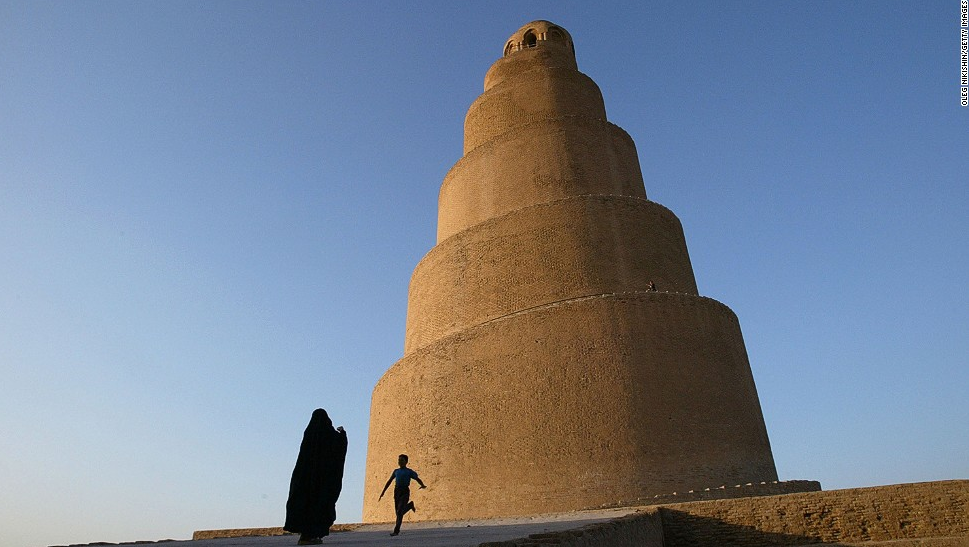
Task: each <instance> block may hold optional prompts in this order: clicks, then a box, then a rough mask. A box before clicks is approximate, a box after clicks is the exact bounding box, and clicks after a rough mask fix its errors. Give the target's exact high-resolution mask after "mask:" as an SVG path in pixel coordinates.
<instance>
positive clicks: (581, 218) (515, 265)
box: [404, 195, 697, 355]
mask: <svg viewBox="0 0 969 547" xmlns="http://www.w3.org/2000/svg"><path fill="white" fill-rule="evenodd" d="M650 282H653V283H655V284H656V287H658V288H659V289H660V290H663V291H670V292H683V293H689V294H694V295H695V294H697V288H696V280H695V278H694V277H693V268H692V266H691V265H690V257H689V255H688V253H687V249H686V240H685V239H684V237H683V229H682V228H681V227H680V222H679V220H678V219H677V218H676V216H675V215H674V214H673V213H672V212H670V211H669V210H668V209H666V208H665V207H663V206H662V205H659V204H656V203H653V202H651V201H647V200H645V199H640V198H633V197H626V196H596V195H586V196H578V197H571V198H566V199H561V200H558V201H553V202H548V203H542V204H540V205H534V206H531V207H526V208H523V209H518V210H516V211H513V212H511V213H508V214H505V215H502V216H500V217H496V218H492V219H490V220H488V221H485V222H482V223H480V224H477V225H476V226H474V227H473V228H471V229H468V230H464V231H463V232H460V233H458V234H456V235H454V236H452V237H450V238H448V239H446V240H444V241H443V242H441V243H440V244H438V245H437V246H436V247H434V248H433V249H432V250H431V251H430V252H428V253H427V255H425V256H424V258H423V259H422V260H421V262H420V263H419V264H418V265H417V268H415V269H414V274H413V275H412V276H411V283H410V291H409V296H408V302H407V334H406V339H405V340H406V341H405V345H404V353H405V355H406V354H407V353H408V352H410V351H412V350H414V349H415V348H419V347H421V346H424V345H426V344H428V343H431V342H433V341H434V340H436V339H438V338H440V337H442V336H445V335H447V334H449V333H451V332H455V331H457V330H461V329H465V328H467V327H470V326H473V325H476V324H478V323H482V322H484V321H489V320H493V319H495V318H498V317H502V316H504V315H508V314H510V313H515V312H519V311H521V310H526V309H529V308H534V307H536V306H542V305H545V304H549V303H552V302H557V301H560V300H568V299H572V298H578V297H582V296H588V295H591V294H602V293H606V292H629V291H637V290H643V291H644V290H647V288H648V286H649V283H650Z"/></svg>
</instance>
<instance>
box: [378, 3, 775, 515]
mask: <svg viewBox="0 0 969 547" xmlns="http://www.w3.org/2000/svg"><path fill="white" fill-rule="evenodd" d="M651 281H652V282H654V283H655V284H656V288H657V289H658V290H657V291H650V290H649V283H650V282H651ZM399 453H408V454H409V455H410V456H411V462H412V463H413V465H414V467H415V468H416V469H418V470H419V471H420V473H421V477H422V478H423V479H424V480H425V482H427V483H428V484H429V485H430V488H429V489H428V490H424V491H422V494H421V495H420V497H419V498H418V506H419V507H420V512H419V513H416V514H415V515H413V518H417V519H460V518H475V517H494V516H507V515H527V514H535V513H545V512H557V511H569V510H574V509H583V508H589V507H593V506H598V505H601V504H611V503H617V502H623V501H627V502H628V501H632V500H636V499H637V498H642V497H650V496H653V495H656V494H666V493H671V492H674V491H680V492H683V491H685V490H689V489H703V488H707V487H711V488H715V487H718V486H721V485H724V484H727V485H734V484H738V483H748V482H760V481H775V480H777V472H776V471H775V468H774V460H773V456H772V455H771V449H770V443H769V441H768V438H767V430H766V428H765V426H764V419H763V415H762V414H761V409H760V402H759V401H758V398H757V391H756V388H755V387H754V380H753V377H752V375H751V371H750V365H749V363H748V361H747V352H746V349H745V348H744V342H743V337H742V335H741V332H740V325H739V323H738V321H737V317H736V316H735V315H734V314H733V312H731V311H730V309H729V308H727V307H726V306H724V305H723V304H721V303H719V302H717V301H715V300H711V299H709V298H705V297H702V296H699V294H698V292H697V286H696V280H695V279H694V276H693V268H692V265H691V264H690V258H689V255H688V254H687V249H686V241H685V239H684V237H683V231H682V228H681V226H680V223H679V220H678V219H677V218H676V216H675V215H674V214H673V213H672V212H670V211H669V210H667V209H666V208H664V207H663V206H661V205H659V204H657V203H653V202H651V201H649V200H648V199H647V198H646V192H645V189H644V185H643V178H642V173H641V171H640V168H639V159H638V156H637V153H636V148H635V145H634V144H633V141H632V139H631V138H630V137H629V135H627V134H626V132H625V131H623V130H622V129H621V128H619V127H617V126H615V125H613V124H611V123H609V122H608V121H606V112H605V107H604V104H603V99H602V95H601V93H600V91H599V88H598V87H597V86H596V84H595V82H593V81H592V80H591V79H590V78H589V77H588V76H586V75H584V74H582V73H581V72H579V71H578V68H577V65H576V61H575V54H574V49H573V45H572V39H571V37H570V35H569V33H568V32H566V31H565V30H564V29H562V28H561V27H558V26H556V25H554V24H552V23H549V22H548V21H535V22H532V23H529V24H528V25H525V26H524V27H522V28H521V29H520V30H519V31H518V32H516V33H515V34H514V35H512V37H511V38H510V39H509V40H508V41H507V43H506V45H505V48H504V55H503V57H502V58H501V59H499V60H498V61H496V62H495V63H494V65H492V67H491V68H490V69H489V70H488V72H487V74H486V75H485V82H484V93H482V95H481V96H480V97H478V99H477V100H475V101H474V103H473V104H472V105H471V107H470V108H469V109H468V114H467V117H466V119H465V125H464V156H463V157H462V158H461V159H460V160H458V162H457V163H456V164H455V165H454V167H452V168H451V170H450V172H448V174H447V176H445V178H444V182H443V184H442V186H441V192H440V200H439V209H438V231H437V245H436V246H435V247H434V248H433V249H431V250H430V252H428V253H427V255H426V256H425V257H424V258H423V259H422V260H421V261H420V263H419V264H418V265H417V267H416V269H415V270H414V274H413V276H412V278H411V283H410V293H409V301H408V309H407V327H406V338H405V344H404V355H403V357H402V358H401V359H400V360H399V361H398V362H397V363H396V364H394V366H392V367H391V368H390V370H388V371H387V372H386V373H385V374H384V376H383V377H382V378H381V379H380V381H379V382H378V383H377V386H376V387H375V388H374V392H373V400H372V406H371V417H370V441H369V448H368V454H367V475H366V492H365V497H364V514H363V517H364V520H365V521H370V522H372V521H385V520H393V507H392V506H393V503H392V502H389V501H387V500H384V501H383V502H382V503H380V504H378V503H377V494H379V492H380V489H381V487H382V486H383V483H384V482H385V481H386V480H387V475H388V473H389V471H390V470H391V469H392V468H393V467H394V464H395V462H396V459H397V454H399Z"/></svg>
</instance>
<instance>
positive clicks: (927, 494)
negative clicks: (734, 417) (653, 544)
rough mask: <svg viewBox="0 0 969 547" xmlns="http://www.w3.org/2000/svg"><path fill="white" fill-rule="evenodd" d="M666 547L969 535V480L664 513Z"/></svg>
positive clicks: (710, 504) (711, 504) (708, 504)
mask: <svg viewBox="0 0 969 547" xmlns="http://www.w3.org/2000/svg"><path fill="white" fill-rule="evenodd" d="M660 514H661V516H662V520H663V536H664V541H665V547H680V546H683V547H686V546H691V547H703V546H711V547H713V546H721V545H743V546H745V547H761V546H763V547H768V546H774V545H798V544H805V543H822V542H824V543H844V542H865V541H890V540H900V539H917V538H945V537H969V480H959V481H940V482H927V483H915V484H897V485H892V486H878V487H873V488H854V489H849V490H832V491H827V492H808V493H801V494H787V495H782V496H770V497H761V498H743V499H733V500H717V501H703V502H694V503H682V504H673V505H664V506H661V507H660Z"/></svg>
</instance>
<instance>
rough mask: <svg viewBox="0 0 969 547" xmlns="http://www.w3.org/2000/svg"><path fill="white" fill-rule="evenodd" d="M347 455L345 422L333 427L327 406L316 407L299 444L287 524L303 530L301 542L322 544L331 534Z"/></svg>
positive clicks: (290, 527) (288, 503)
mask: <svg viewBox="0 0 969 547" xmlns="http://www.w3.org/2000/svg"><path fill="white" fill-rule="evenodd" d="M346 457H347V432H346V431H344V430H343V427H342V426H341V427H338V428H336V429H333V422H332V421H331V420H330V417H329V416H327V414H326V411H325V410H323V409H322V408H318V409H316V410H314V411H313V416H312V417H311V418H310V423H309V425H307V426H306V431H304V432H303V442H302V443H301V444H300V445H299V456H297V458H296V467H295V468H294V469H293V478H292V480H291V481H290V483H289V500H288V501H287V502H286V525H285V526H283V528H284V529H285V530H286V531H287V532H298V533H299V534H300V536H299V542H298V545H319V544H320V543H322V542H323V541H322V539H321V538H323V537H324V536H328V535H329V534H330V526H332V525H333V522H334V521H336V500H337V498H339V497H340V490H341V489H342V488H343V463H344V461H345V460H346Z"/></svg>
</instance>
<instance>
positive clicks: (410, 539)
mask: <svg viewBox="0 0 969 547" xmlns="http://www.w3.org/2000/svg"><path fill="white" fill-rule="evenodd" d="M635 511H636V510H635V509H634V508H621V509H604V510H595V511H580V512H572V513H562V514H555V515H541V516H535V517H525V518H506V519H489V520H468V521H438V522H407V521H406V520H405V521H404V525H403V526H402V527H401V533H400V535H399V536H396V537H391V536H390V532H391V530H393V524H366V525H362V526H360V527H359V528H357V529H355V530H353V531H350V532H337V533H333V534H331V535H330V536H329V537H326V538H323V545H324V546H325V545H345V546H350V545H353V546H360V547H362V546H389V547H465V546H467V547H477V546H478V545H480V544H482V543H485V542H489V541H504V540H510V539H516V538H524V537H528V536H529V535H532V534H542V533H549V532H560V531H563V530H572V529H575V528H581V527H583V526H586V525H588V524H595V523H600V522H606V521H609V520H612V519H614V518H618V517H621V516H623V515H628V514H630V513H633V512H635ZM296 540H297V536H293V535H287V536H269V537H238V538H220V539H201V540H194V541H193V540H187V541H174V542H165V543H163V544H159V547H168V546H173V547H175V546H181V545H183V544H184V547H277V546H279V547H282V546H290V545H296Z"/></svg>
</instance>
